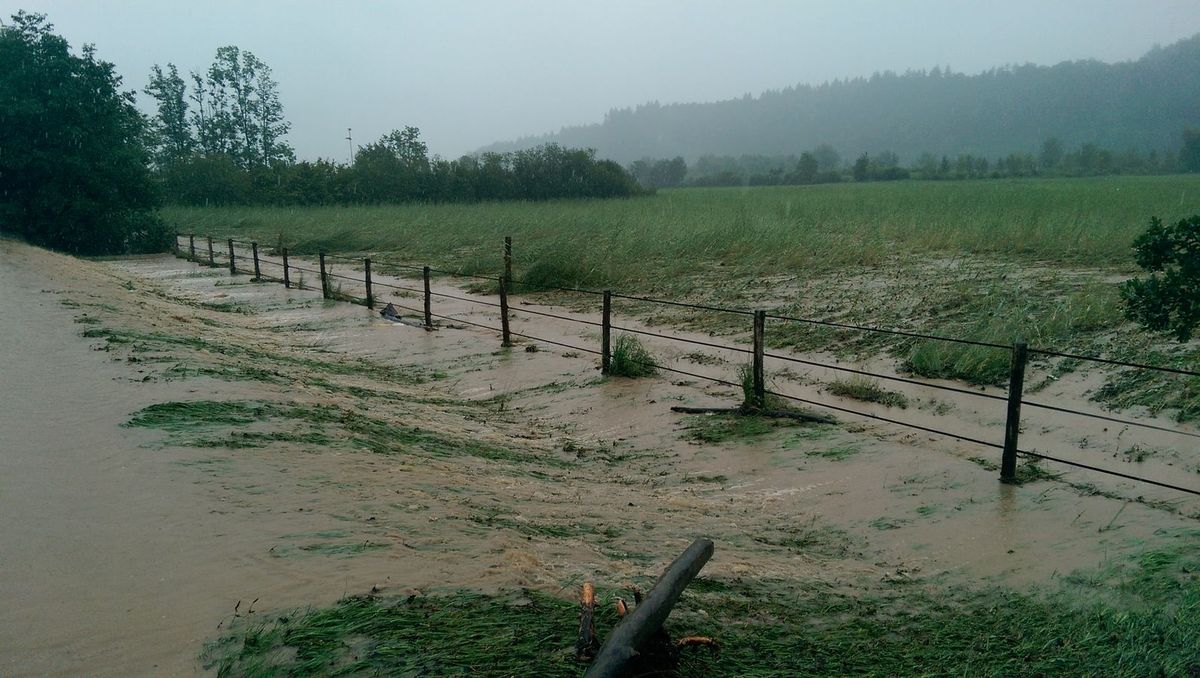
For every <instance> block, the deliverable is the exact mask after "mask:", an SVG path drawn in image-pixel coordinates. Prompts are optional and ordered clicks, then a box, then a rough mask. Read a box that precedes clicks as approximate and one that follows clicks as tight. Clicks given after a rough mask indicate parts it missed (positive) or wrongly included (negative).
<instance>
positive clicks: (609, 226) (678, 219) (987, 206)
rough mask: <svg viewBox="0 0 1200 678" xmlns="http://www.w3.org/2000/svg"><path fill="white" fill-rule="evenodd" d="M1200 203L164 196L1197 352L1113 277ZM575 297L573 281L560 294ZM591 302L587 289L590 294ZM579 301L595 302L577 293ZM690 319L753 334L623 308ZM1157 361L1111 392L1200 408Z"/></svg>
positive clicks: (1136, 189) (1067, 189) (836, 301)
mask: <svg viewBox="0 0 1200 678" xmlns="http://www.w3.org/2000/svg"><path fill="white" fill-rule="evenodd" d="M1198 212H1200V176H1169V177H1100V178H1090V179H1028V180H992V181H973V182H893V183H869V184H836V185H821V186H807V187H762V188H749V189H737V188H723V189H679V190H670V191H662V192H660V193H659V194H658V195H655V196H652V197H645V198H635V199H628V200H607V201H599V200H594V201H556V202H546V203H490V204H479V205H396V206H377V207H327V208H269V207H253V208H243V207H230V208H178V207H176V208H169V209H167V210H166V211H165V217H166V219H167V220H168V222H169V223H170V224H171V225H172V226H174V227H175V228H176V229H177V230H178V231H180V232H184V233H187V232H195V233H201V234H211V235H214V236H222V237H225V236H234V237H242V238H254V239H257V240H258V241H259V242H260V243H262V244H264V245H269V246H287V247H289V248H290V249H291V250H292V251H293V252H298V253H310V254H311V253H315V252H318V251H326V252H331V253H343V254H348V253H361V254H368V253H369V254H371V255H372V256H374V257H376V259H379V260H386V259H388V258H393V259H396V260H402V261H405V262H409V263H427V264H431V265H434V266H435V267H438V268H444V269H450V270H456V271H459V272H463V273H472V274H496V273H498V272H499V271H500V270H501V256H500V252H501V242H502V240H503V237H504V236H506V235H511V236H512V237H513V239H514V269H515V270H514V274H515V276H516V277H517V278H518V279H522V280H524V281H526V282H528V283H530V285H531V286H532V287H534V288H536V287H538V286H553V285H558V286H584V287H591V288H601V287H609V288H612V289H615V290H619V291H625V292H634V293H644V294H653V295H658V296H663V297H666V298H671V299H677V300H683V299H686V300H691V301H697V302H706V303H715V304H723V305H732V306H737V307H739V308H751V307H768V308H771V309H773V310H776V311H778V312H780V313H783V314H785V315H797V316H802V317H809V318H819V319H824V320H838V321H842V322H850V323H856V324H865V325H872V326H876V327H889V328H899V329H908V330H915V331H922V332H931V333H936V334H940V335H943V336H956V337H962V338H968V339H975V340H981V341H990V342H996V343H1003V344H1007V343H1009V342H1012V341H1015V340H1017V339H1019V338H1022V339H1026V340H1028V341H1029V342H1030V343H1031V344H1032V345H1034V346H1039V347H1044V348H1054V349H1058V350H1070V351H1080V352H1087V353H1096V354H1099V353H1103V354H1104V355H1106V356H1109V357H1116V358H1123V359H1130V360H1135V361H1141V362H1152V363H1156V364H1167V365H1174V366H1188V365H1194V364H1196V363H1197V362H1200V346H1197V342H1192V343H1191V344H1187V345H1179V344H1175V343H1173V342H1171V341H1169V340H1167V339H1165V338H1162V337H1157V336H1153V335H1149V334H1147V333H1145V332H1143V331H1141V330H1139V329H1138V328H1136V327H1134V326H1132V325H1131V324H1130V323H1128V322H1126V321H1125V320H1124V317H1123V314H1122V312H1121V307H1120V298H1119V295H1118V290H1117V285H1116V283H1117V282H1120V281H1121V280H1123V279H1125V278H1128V277H1130V276H1131V275H1135V274H1136V273H1137V269H1136V267H1134V265H1133V258H1132V252H1131V244H1132V242H1133V240H1134V238H1136V237H1137V235H1138V234H1139V233H1141V232H1142V231H1143V230H1144V229H1145V227H1146V225H1147V223H1148V222H1149V219H1150V217H1151V216H1158V217H1160V218H1162V219H1164V220H1167V221H1171V220H1176V219H1179V218H1182V217H1184V216H1187V215H1190V214H1193V213H1198ZM560 301H562V302H563V303H571V301H572V300H571V299H570V298H565V299H561V300H560ZM589 301H590V300H589ZM585 303H586V302H585ZM618 312H620V313H634V314H639V315H642V316H643V317H646V314H648V313H653V314H654V315H653V318H654V319H655V320H657V321H661V322H664V323H669V324H674V325H676V326H680V327H692V328H699V329H704V330H705V331H709V332H713V333H716V334H721V333H728V334H735V335H741V334H744V333H745V331H746V330H747V329H748V328H745V327H743V326H742V325H744V324H745V323H741V324H738V323H739V320H738V319H737V318H736V317H720V316H713V315H708V316H704V317H699V316H696V315H695V314H692V315H688V314H686V313H682V312H678V313H677V312H664V311H663V310H662V309H647V308H646V307H644V306H643V307H641V308H619V309H618ZM768 343H769V344H770V345H773V346H786V347H792V348H796V349H800V350H820V351H828V352H834V353H839V354H842V355H843V356H844V357H847V358H850V359H865V358H870V357H873V356H877V355H879V354H881V353H884V354H891V355H894V356H896V357H897V358H898V359H899V360H900V361H901V364H902V366H903V367H904V368H905V369H907V370H909V371H911V372H913V373H915V374H919V375H923V376H928V377H947V378H954V379H961V380H964V381H968V382H973V383H987V384H997V383H1002V382H1003V381H1004V380H1005V379H1006V375H1007V370H1008V356H1007V354H1006V353H1005V352H1003V351H995V350H990V349H984V348H979V347H972V346H954V345H947V344H943V343H938V342H913V341H907V340H903V339H897V338H895V337H886V336H879V335H871V334H862V333H855V332H836V331H830V330H827V329H821V328H813V327H811V326H805V325H797V324H783V323H779V324H775V325H773V326H772V328H771V329H770V330H769V331H768ZM1180 381H1181V380H1174V381H1170V382H1169V383H1168V381H1164V380H1163V379H1160V378H1158V377H1156V376H1151V377H1150V378H1148V381H1147V382H1146V383H1144V384H1143V383H1140V382H1139V383H1138V384H1134V385H1133V388H1132V389H1122V390H1120V391H1119V392H1116V391H1112V392H1108V391H1105V392H1102V393H1101V396H1102V397H1105V398H1108V401H1109V402H1111V403H1113V404H1117V405H1121V406H1128V405H1146V406H1149V407H1150V408H1151V409H1161V408H1168V409H1174V410H1176V411H1178V412H1179V413H1181V418H1185V419H1190V418H1195V417H1197V416H1200V384H1197V383H1195V382H1196V381H1197V380H1191V381H1190V382H1186V383H1182V384H1181V383H1179V382H1180Z"/></svg>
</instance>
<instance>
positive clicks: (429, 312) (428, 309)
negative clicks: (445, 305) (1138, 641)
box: [422, 266, 433, 328]
mask: <svg viewBox="0 0 1200 678" xmlns="http://www.w3.org/2000/svg"><path fill="white" fill-rule="evenodd" d="M422 274H423V277H424V278H425V327H426V328H432V327H433V309H432V304H431V303H430V297H431V296H432V295H431V294H430V293H429V267H428V266H426V267H425V268H424V270H422Z"/></svg>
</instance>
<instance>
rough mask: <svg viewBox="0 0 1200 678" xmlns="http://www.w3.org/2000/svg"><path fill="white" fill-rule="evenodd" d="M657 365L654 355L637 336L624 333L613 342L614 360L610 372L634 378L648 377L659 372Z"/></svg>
mask: <svg viewBox="0 0 1200 678" xmlns="http://www.w3.org/2000/svg"><path fill="white" fill-rule="evenodd" d="M655 365H656V363H655V362H654V356H652V355H650V352H649V351H647V350H646V347H645V346H642V342H640V341H638V338H637V337H635V336H632V335H629V334H622V335H621V336H619V337H617V341H616V343H614V344H613V351H612V361H611V362H610V363H609V366H608V373H609V374H610V375H615V376H618V377H630V378H632V379H636V378H638V377H648V376H650V375H652V374H654V373H656V372H658V368H657V367H656V366H655Z"/></svg>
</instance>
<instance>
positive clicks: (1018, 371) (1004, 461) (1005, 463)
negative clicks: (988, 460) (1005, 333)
mask: <svg viewBox="0 0 1200 678" xmlns="http://www.w3.org/2000/svg"><path fill="white" fill-rule="evenodd" d="M1028 358H1029V346H1028V345H1026V343H1025V342H1023V341H1018V342H1016V343H1014V344H1013V347H1012V362H1011V365H1010V369H1009V374H1008V416H1007V417H1006V419H1005V421H1004V454H1003V456H1002V457H1001V458H1000V481H1001V482H1005V483H1011V482H1014V481H1016V479H1017V439H1018V438H1019V437H1020V435H1021V395H1022V391H1023V390H1024V388H1025V363H1026V361H1027V360H1028Z"/></svg>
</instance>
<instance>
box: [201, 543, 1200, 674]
mask: <svg viewBox="0 0 1200 678" xmlns="http://www.w3.org/2000/svg"><path fill="white" fill-rule="evenodd" d="M881 529H882V528H881ZM1195 538H1196V537H1195V535H1185V536H1184V537H1183V541H1184V542H1194V540H1195ZM1197 571H1200V560H1198V559H1197V556H1196V552H1195V550H1194V549H1193V548H1191V545H1190V544H1188V545H1184V546H1180V547H1179V548H1175V549H1169V550H1158V551H1148V552H1145V553H1143V554H1141V555H1140V556H1138V557H1137V558H1135V559H1133V560H1131V561H1128V562H1125V563H1122V564H1121V565H1119V566H1116V567H1113V568H1110V569H1108V570H1103V571H1094V572H1086V573H1079V574H1076V575H1072V576H1069V577H1067V578H1066V579H1065V581H1064V583H1063V586H1062V587H1060V588H1059V589H1057V590H1054V591H1049V592H1044V593H1041V594H1021V593H1015V592H1012V591H1008V590H1004V589H998V588H978V589H966V588H938V589H930V588H928V587H926V586H923V585H911V584H909V585H901V584H893V585H891V586H888V585H879V584H867V585H863V586H858V587H855V589H854V590H848V589H847V590H842V589H836V588H831V587H828V586H825V585H816V584H812V585H803V584H798V583H794V582H783V581H771V580H752V579H739V580H721V579H698V580H696V581H695V582H694V583H693V585H692V586H691V587H689V588H688V590H687V591H686V592H685V594H684V596H683V598H682V599H681V600H680V602H679V604H678V605H677V606H676V608H675V611H674V612H673V613H672V615H671V617H670V619H668V621H667V625H666V628H667V630H668V631H669V632H670V633H671V634H672V635H673V636H674V637H680V636H683V635H688V634H700V635H711V636H713V637H715V638H716V639H717V640H718V642H719V643H720V647H721V649H720V652H719V653H713V652H710V651H708V650H707V649H704V648H690V649H685V650H684V651H683V652H682V654H681V657H680V660H679V662H678V664H677V665H676V666H674V667H670V668H666V669H664V668H663V666H661V665H659V666H655V667H654V669H653V671H652V672H651V671H643V672H641V673H639V674H638V675H659V676H664V675H666V676H671V675H675V676H698V675H704V676H750V675H753V676H771V677H774V676H779V677H783V676H827V675H850V674H853V675H871V676H894V675H925V674H928V673H930V671H934V672H936V673H938V674H943V675H989V676H991V675H996V676H998V675H1064V676H1065V675H1107V676H1144V675H1170V676H1175V675H1179V676H1184V675H1194V674H1195V673H1196V672H1198V671H1200V652H1197V650H1196V645H1195V639H1196V638H1197V637H1200V614H1197V613H1198V612H1200V582H1198V581H1197V576H1196V574H1195V573H1196V572H1197ZM1097 593H1102V595H1099V596H1098V595H1097ZM616 595H624V594H622V593H621V592H617V591H601V592H600V600H601V603H602V604H601V605H599V606H597V620H596V627H597V630H598V631H599V633H600V634H601V635H602V636H605V635H607V634H608V632H609V631H610V630H611V629H612V627H613V626H614V625H615V624H616V622H617V621H618V620H617V617H616V614H615V612H614V611H613V609H612V605H611V600H612V599H613V597H614V596H616ZM578 609H579V608H578V604H577V603H576V602H574V601H569V600H562V599H559V598H555V597H552V596H549V595H546V594H544V593H540V592H535V591H510V592H505V593H501V594H499V595H493V596H487V595H482V594H479V593H473V592H466V591H457V592H449V593H443V594H439V595H432V596H416V597H407V598H376V597H369V596H356V597H351V598H347V599H345V600H343V601H341V602H339V603H338V604H336V605H334V606H332V607H329V608H325V609H319V610H312V609H310V610H303V611H296V612H290V613H286V614H282V615H279V616H276V617H273V618H271V619H268V620H264V621H242V622H240V623H239V625H238V626H236V627H235V629H234V630H233V631H232V632H231V633H229V634H227V635H226V636H224V637H223V638H221V639H220V640H218V641H216V642H215V643H213V644H211V645H209V647H208V648H207V649H206V651H205V654H204V659H205V661H206V665H207V666H208V668H210V669H212V668H215V669H216V670H217V673H218V675H221V676H228V675H243V676H268V675H297V676H307V675H330V674H368V673H370V674H374V673H387V674H391V675H451V674H454V675H457V674H468V673H469V674H472V675H481V676H513V675H539V676H550V675H553V676H578V675H582V673H583V672H584V670H585V669H586V665H583V664H580V663H578V662H576V661H574V659H573V646H574V642H575V634H576V630H577V628H578Z"/></svg>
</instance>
